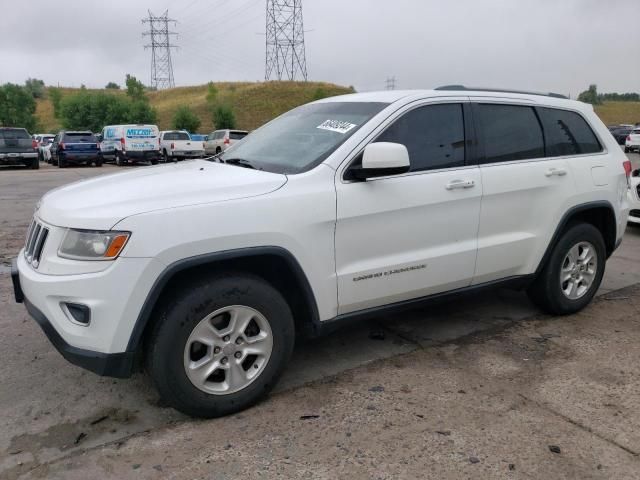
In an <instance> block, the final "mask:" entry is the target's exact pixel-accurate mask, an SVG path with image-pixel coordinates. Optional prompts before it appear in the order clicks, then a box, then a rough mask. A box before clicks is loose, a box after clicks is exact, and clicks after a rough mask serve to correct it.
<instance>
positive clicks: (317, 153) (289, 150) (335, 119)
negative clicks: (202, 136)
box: [221, 102, 387, 174]
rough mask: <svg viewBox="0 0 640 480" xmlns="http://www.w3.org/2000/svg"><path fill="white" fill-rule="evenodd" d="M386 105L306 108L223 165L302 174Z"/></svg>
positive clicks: (266, 129)
mask: <svg viewBox="0 0 640 480" xmlns="http://www.w3.org/2000/svg"><path fill="white" fill-rule="evenodd" d="M386 106H387V104H386V103H365V102H329V103H317V104H309V105H303V106H302V107H298V108H296V109H295V110H291V111H290V112H288V113H285V114H284V115H282V116H280V117H278V118H276V119H275V120H273V121H272V122H270V123H268V124H266V125H265V126H263V127H261V128H259V129H258V130H256V131H255V132H253V133H251V135H248V136H247V137H246V138H245V139H244V140H243V141H242V142H239V143H236V144H235V145H234V146H232V147H231V148H229V149H228V150H226V151H225V153H224V154H223V155H222V156H221V160H223V161H236V162H237V161H238V160H241V161H242V162H243V163H244V164H250V165H251V166H252V167H254V168H257V169H261V170H266V171H269V172H274V173H292V174H293V173H302V172H306V171H307V170H310V169H312V168H313V167H315V166H316V165H319V164H320V163H322V162H323V161H324V160H325V159H326V158H327V157H328V156H329V155H331V153H333V152H334V151H335V150H336V149H337V148H338V147H339V146H340V145H342V144H343V143H344V142H345V141H346V140H347V139H348V138H349V137H350V136H351V135H353V134H354V133H355V132H357V131H358V130H359V129H360V127H362V125H364V124H365V123H367V121H369V120H370V119H371V118H372V117H373V116H374V115H376V114H377V113H378V112H380V111H382V109H384V108H385V107H386Z"/></svg>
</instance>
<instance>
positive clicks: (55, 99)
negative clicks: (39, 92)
mask: <svg viewBox="0 0 640 480" xmlns="http://www.w3.org/2000/svg"><path fill="white" fill-rule="evenodd" d="M47 93H48V95H49V101H50V102H51V105H52V106H53V116H54V117H55V118H60V102H61V101H62V90H60V89H59V88H57V87H49V91H48V92H47Z"/></svg>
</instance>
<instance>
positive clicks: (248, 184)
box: [38, 160, 287, 230]
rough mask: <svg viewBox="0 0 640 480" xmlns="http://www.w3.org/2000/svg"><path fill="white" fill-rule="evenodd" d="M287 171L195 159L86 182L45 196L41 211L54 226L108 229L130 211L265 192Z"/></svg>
mask: <svg viewBox="0 0 640 480" xmlns="http://www.w3.org/2000/svg"><path fill="white" fill-rule="evenodd" d="M286 182H287V177H286V176H285V175H281V174H276V173H268V172H263V171H259V170H251V169H248V168H242V167H236V166H231V165H224V164H220V163H212V162H208V161H205V160H194V161H187V162H181V163H175V164H170V165H158V166H155V167H140V168H137V169H135V170H132V171H128V172H124V173H116V174H114V175H106V176H101V177H96V178H91V179H88V180H82V181H80V182H75V183H72V184H69V185H65V186H63V187H60V188H56V189H54V190H51V191H50V192H49V193H47V194H46V195H45V196H44V197H42V201H41V202H40V207H39V210H38V215H39V217H40V218H42V220H44V221H45V222H47V223H50V224H52V225H57V226H61V227H71V228H83V229H87V230H108V229H110V228H112V227H113V225H115V224H116V223H118V222H119V221H120V220H122V219H124V218H126V217H129V216H131V215H136V214H141V213H147V212H151V211H154V210H163V209H167V208H178V207H186V206H189V205H200V204H205V203H213V202H224V201H227V200H234V199H239V198H247V197H255V196H258V195H264V194H266V193H269V192H273V191H274V190H277V189H279V188H280V187H282V186H283V185H284V184H285V183H286Z"/></svg>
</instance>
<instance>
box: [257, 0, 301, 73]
mask: <svg viewBox="0 0 640 480" xmlns="http://www.w3.org/2000/svg"><path fill="white" fill-rule="evenodd" d="M264 78H265V80H271V79H276V80H296V79H302V80H304V81H305V82H306V81H307V60H306V57H305V47H304V26H303V22H302V0H267V54H266V63H265V74H264Z"/></svg>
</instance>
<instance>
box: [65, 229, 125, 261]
mask: <svg viewBox="0 0 640 480" xmlns="http://www.w3.org/2000/svg"><path fill="white" fill-rule="evenodd" d="M130 235H131V233H130V232H112V231H107V232H96V231H93V230H72V229H69V230H67V233H66V234H65V236H64V239H63V240H62V244H61V245H60V248H59V249H58V256H60V257H62V258H69V259H72V260H114V259H116V258H117V257H118V255H120V252H121V251H122V249H123V248H124V246H125V245H126V243H127V240H129V236H130Z"/></svg>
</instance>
